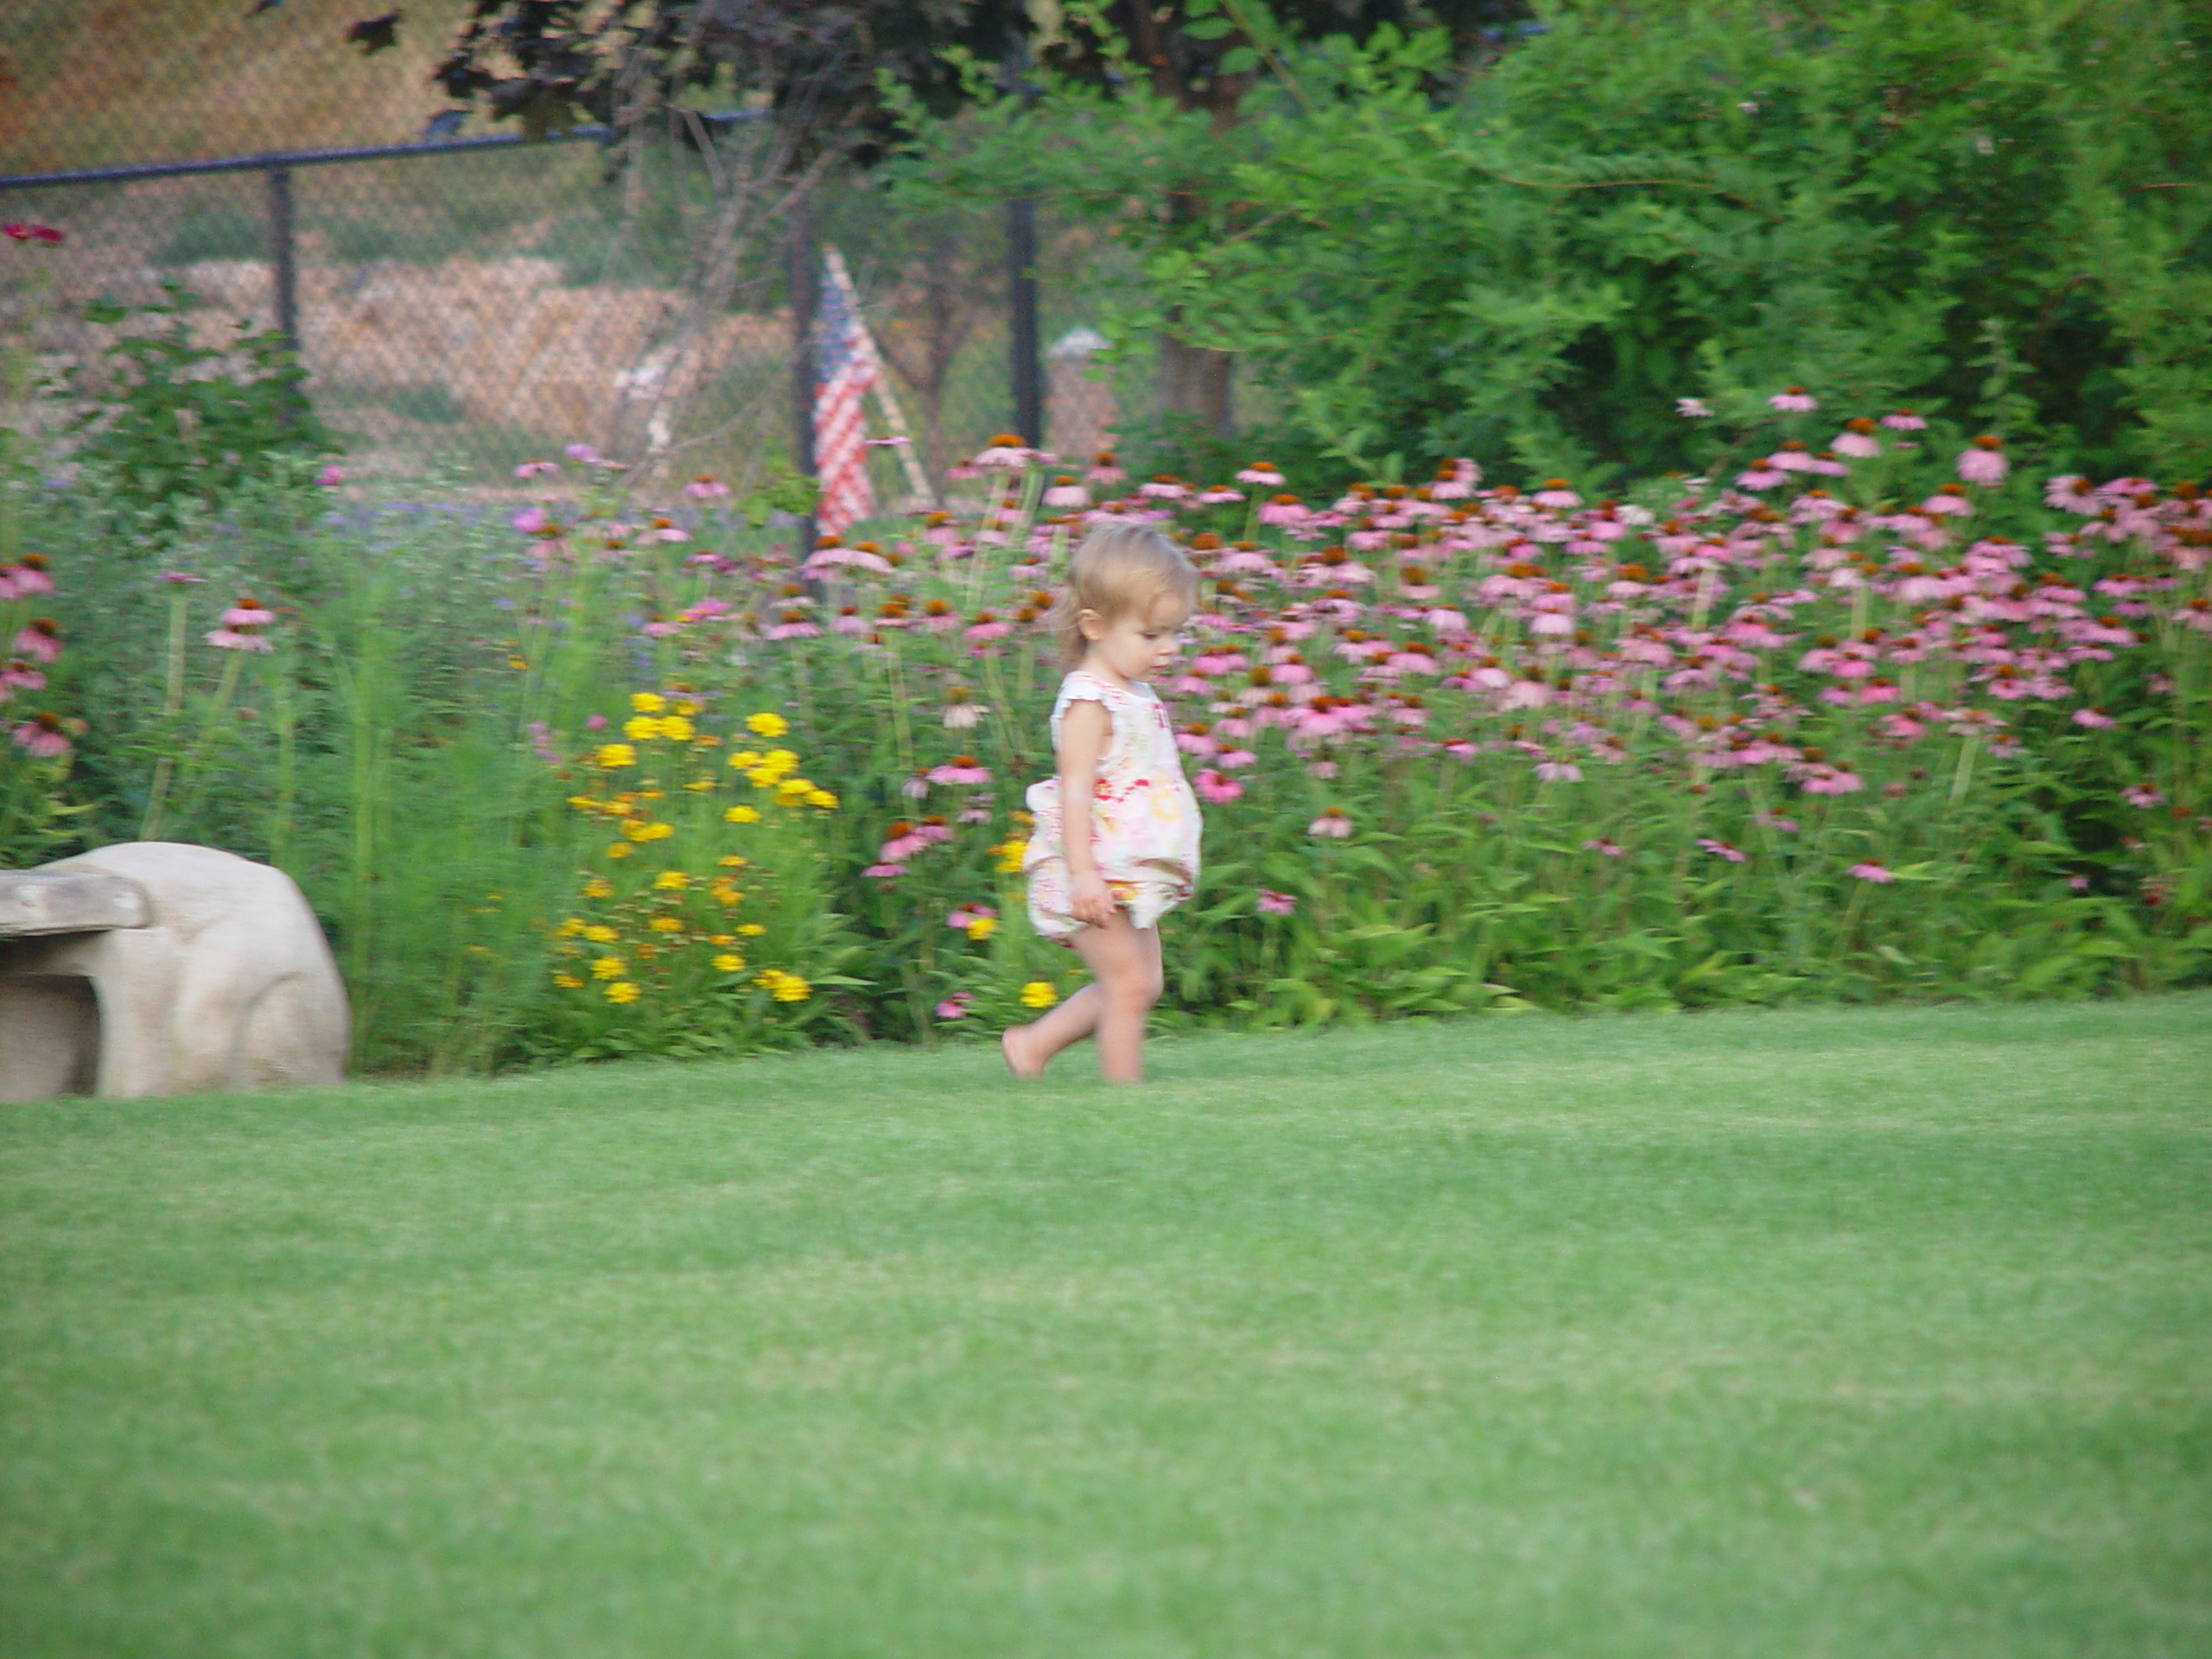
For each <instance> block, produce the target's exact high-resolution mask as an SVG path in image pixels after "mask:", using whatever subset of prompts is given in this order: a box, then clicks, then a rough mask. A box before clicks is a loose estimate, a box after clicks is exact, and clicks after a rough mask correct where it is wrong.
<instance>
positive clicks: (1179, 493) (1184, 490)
mask: <svg viewBox="0 0 2212 1659" xmlns="http://www.w3.org/2000/svg"><path fill="white" fill-rule="evenodd" d="M1137 493H1138V494H1139V495H1142V496H1149V497H1150V498H1151V499H1154V500H1155V501H1187V500H1189V499H1191V486H1189V485H1187V484H1185V482H1183V480H1181V479H1179V478H1175V477H1173V476H1171V475H1170V474H1166V473H1155V474H1153V475H1152V476H1151V477H1150V478H1148V479H1147V480H1145V481H1144V482H1143V483H1141V484H1140V485H1138V486H1137Z"/></svg>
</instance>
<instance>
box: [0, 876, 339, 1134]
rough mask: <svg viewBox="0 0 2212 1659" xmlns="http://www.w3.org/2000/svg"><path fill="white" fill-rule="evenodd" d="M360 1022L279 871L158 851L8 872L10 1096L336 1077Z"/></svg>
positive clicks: (5, 1093)
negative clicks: (353, 1022) (352, 1028)
mask: <svg viewBox="0 0 2212 1659" xmlns="http://www.w3.org/2000/svg"><path fill="white" fill-rule="evenodd" d="M350 1023H351V1022H350V1015H349V1014H348V1010H347V1007H346V987H345V984H344V982H343V981H341V980H340V978H339V976H338V968H337V964H336V963H334V962H333V961H332V960H331V957H330V947H329V945H328V944H327V943H326V942H325V940H324V938H323V937H322V929H321V926H320V925H318V924H317V923H316V921H315V912H313V911H311V910H309V909H308V904H307V900H306V899H303V898H302V896H301V894H300V890H299V888H298V887H296V886H295V885H294V884H293V881H292V879H291V878H290V877H289V876H288V875H286V874H284V873H283V871H281V870H276V869H271V868H270V867H269V866H267V865H265V864H256V863H254V862H253V861H251V860H250V859H244V858H240V857H238V855H235V854H232V853H225V852H219V851H217V850H216V849H213V848H212V847H194V846H189V845H187V844H185V843H183V842H165V841H147V842H125V843H124V844H122V845H119V846H115V847H104V848H102V849H99V851H98V852H95V853H87V854H86V855H83V856H82V857H80V858H70V859H64V860H62V861H60V862H59V863H54V864H48V865H47V866H46V867H44V868H41V869H36V870H23V871H0V1101H29V1100H44V1099H47V1098H49V1097H50V1096H55V1095H64V1094H93V1095H99V1096H105V1097H108V1098H111V1099H131V1098H137V1097H141V1096H150V1095H170V1094H181V1093H186V1092H189V1091H194V1090H214V1089H250V1088H257V1087H264V1086H268V1085H272V1084H316V1083H335V1082H337V1081H338V1080H339V1079H340V1077H343V1076H344V1075H345V1069H346V1050H347V1046H348V1042H349V1039H350Z"/></svg>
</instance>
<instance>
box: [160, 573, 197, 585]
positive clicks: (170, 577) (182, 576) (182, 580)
mask: <svg viewBox="0 0 2212 1659" xmlns="http://www.w3.org/2000/svg"><path fill="white" fill-rule="evenodd" d="M162 581H163V582H173V583H175V585H176V586H177V587H179V588H183V587H187V586H197V585H198V584H199V583H200V582H205V581H207V577H205V576H195V575H193V574H192V573H191V572H190V571H188V570H164V571H162Z"/></svg>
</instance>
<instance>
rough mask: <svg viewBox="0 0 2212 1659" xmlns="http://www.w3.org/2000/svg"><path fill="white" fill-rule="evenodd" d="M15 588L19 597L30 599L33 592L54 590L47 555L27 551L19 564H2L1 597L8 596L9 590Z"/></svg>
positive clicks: (0, 575)
mask: <svg viewBox="0 0 2212 1659" xmlns="http://www.w3.org/2000/svg"><path fill="white" fill-rule="evenodd" d="M10 588H12V589H14V596H15V597H16V598H17V599H29V597H30V596H31V595H32V594H50V593H52V592H53V591H54V578H53V577H52V576H51V575H48V574H47V569H46V555H44V554H43V553H26V554H24V555H23V562H22V563H21V564H18V565H12V566H11V565H0V598H5V597H7V596H8V595H7V590H8V589H10Z"/></svg>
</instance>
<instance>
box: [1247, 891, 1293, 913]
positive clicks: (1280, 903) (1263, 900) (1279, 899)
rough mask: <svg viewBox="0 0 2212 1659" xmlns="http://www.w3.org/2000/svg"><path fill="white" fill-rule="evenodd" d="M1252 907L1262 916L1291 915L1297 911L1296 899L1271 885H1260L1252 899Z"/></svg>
mask: <svg viewBox="0 0 2212 1659" xmlns="http://www.w3.org/2000/svg"><path fill="white" fill-rule="evenodd" d="M1252 907H1253V908H1254V909H1255V910H1256V911H1258V912H1260V914H1261V915H1262V916H1291V915H1295V914H1296V913H1297V911H1298V900H1297V899H1294V898H1292V897H1291V896H1290V895H1289V894H1288V893H1277V892H1276V891H1275V890H1274V888H1273V887H1262V888H1261V889H1260V890H1259V892H1258V893H1256V894H1255V896H1254V898H1253V899H1252Z"/></svg>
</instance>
